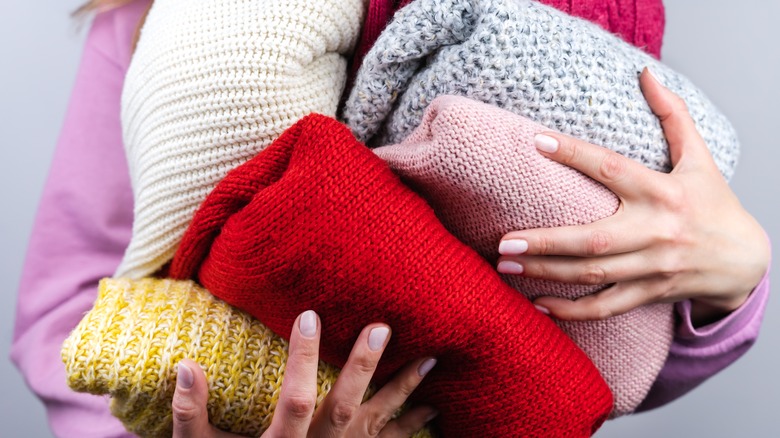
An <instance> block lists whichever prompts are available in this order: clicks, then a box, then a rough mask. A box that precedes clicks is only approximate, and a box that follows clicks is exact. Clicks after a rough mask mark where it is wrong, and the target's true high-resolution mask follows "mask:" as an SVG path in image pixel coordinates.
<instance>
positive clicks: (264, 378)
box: [62, 279, 431, 437]
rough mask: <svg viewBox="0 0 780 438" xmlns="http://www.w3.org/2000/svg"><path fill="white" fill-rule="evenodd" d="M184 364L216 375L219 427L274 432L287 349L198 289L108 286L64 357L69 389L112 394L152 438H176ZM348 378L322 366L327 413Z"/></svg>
mask: <svg viewBox="0 0 780 438" xmlns="http://www.w3.org/2000/svg"><path fill="white" fill-rule="evenodd" d="M183 358H190V359H192V360H194V361H196V362H197V363H199V364H200V365H201V367H202V368H203V370H204V371H205V372H206V378H207V380H208V383H209V400H208V412H209V419H210V421H211V423H212V424H214V425H215V426H217V427H219V428H220V429H224V430H229V431H231V432H235V433H238V434H242V435H252V436H257V435H259V434H261V433H262V432H263V431H264V430H265V429H266V428H267V427H268V426H269V425H270V423H271V418H272V415H273V410H274V407H275V406H276V402H277V400H278V398H279V391H280V389H281V383H282V378H283V377H284V368H285V363H286V360H287V342H286V341H285V340H283V339H282V338H280V337H279V336H277V335H275V334H274V333H273V332H271V330H269V329H268V328H267V327H265V326H264V325H263V324H261V323H260V322H259V321H257V320H255V319H254V318H252V317H251V316H249V315H248V314H246V313H244V312H241V311H239V310H237V309H234V308H232V307H231V306H230V305H228V304H226V303H224V302H222V301H220V300H219V299H217V298H215V297H214V296H212V295H211V294H210V293H209V292H208V291H207V290H205V289H203V288H201V287H199V286H198V285H197V284H195V283H193V282H191V281H174V280H160V279H142V280H127V279H104V280H102V281H101V282H100V288H99V291H98V298H97V301H96V302H95V306H94V308H93V309H92V310H91V311H90V312H89V313H87V315H86V316H85V317H84V318H83V319H82V321H81V322H80V323H79V325H78V326H77V327H76V329H75V330H73V332H72V333H71V334H70V336H69V337H68V339H66V340H65V343H64V344H63V348H62V360H63V362H64V363H65V367H66V372H67V378H68V385H69V386H70V387H71V388H72V389H74V390H76V391H79V392H89V393H92V394H109V395H111V397H112V400H111V411H112V413H113V414H114V415H115V416H116V417H118V418H119V419H120V420H121V421H122V422H123V423H124V425H125V427H127V429H128V430H129V431H131V432H133V433H136V434H138V435H140V436H144V437H146V436H150V437H151V436H170V435H171V430H172V417H171V400H172V399H173V391H174V388H175V385H176V368H175V366H176V364H177V363H178V362H179V361H180V360H181V359H183ZM338 373H339V370H338V369H337V368H335V367H333V366H330V365H327V364H325V363H323V362H320V365H319V371H318V375H317V384H318V397H317V403H318V404H319V402H320V401H322V399H323V398H324V397H325V395H327V393H328V391H329V390H330V388H331V386H332V384H333V382H335V380H336V378H337V377H338ZM370 392H371V390H370V389H369V392H367V394H366V397H368V396H369V395H370ZM416 436H418V437H426V436H431V435H430V432H428V431H427V430H423V431H422V432H420V433H418V434H417V435H416Z"/></svg>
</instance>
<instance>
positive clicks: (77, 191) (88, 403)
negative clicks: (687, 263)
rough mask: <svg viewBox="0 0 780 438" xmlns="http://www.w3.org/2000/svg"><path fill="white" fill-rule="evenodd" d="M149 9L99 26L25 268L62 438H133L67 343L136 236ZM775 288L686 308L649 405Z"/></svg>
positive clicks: (32, 340) (27, 328)
mask: <svg viewBox="0 0 780 438" xmlns="http://www.w3.org/2000/svg"><path fill="white" fill-rule="evenodd" d="M147 5H148V0H137V1H135V2H134V3H131V4H130V5H128V6H125V7H122V8H119V9H117V10H114V11H110V12H106V13H103V14H101V15H99V16H98V17H97V18H96V19H95V22H94V24H93V25H92V29H91V31H90V33H89V36H88V38H87V42H86V45H85V48H84V54H83V57H82V62H81V66H80V69H79V73H78V77H77V79H76V83H75V86H74V90H73V94H72V97H71V102H70V105H69V107H68V112H67V115H66V117H65V122H64V126H63V129H62V133H61V135H60V139H59V142H58V144H57V150H56V152H55V155H54V159H53V162H52V165H51V169H50V171H49V177H48V180H47V182H46V185H45V188H44V191H43V194H42V197H41V202H40V206H39V210H38V214H37V217H36V220H35V224H34V227H33V231H32V236H31V239H30V244H29V248H28V253H27V259H26V262H25V266H24V270H23V273H22V279H21V284H20V289H19V297H18V302H17V310H16V323H15V328H14V336H13V345H12V349H11V359H12V360H13V362H14V363H15V364H16V366H17V368H18V369H19V370H20V371H21V373H22V374H23V376H24V378H25V380H26V382H27V384H28V385H29V387H30V388H31V390H32V391H33V392H35V393H36V394H37V395H38V397H40V398H41V400H42V401H43V402H44V404H45V405H46V409H47V414H48V417H49V422H50V426H51V428H52V430H53V431H54V433H55V434H56V435H57V436H62V437H74V436H78V437H121V436H131V435H130V434H128V433H127V432H125V431H124V428H123V427H122V425H121V424H120V423H119V421H118V420H116V419H114V418H113V417H112V416H111V415H110V413H109V411H108V402H107V399H105V398H103V397H97V396H91V395H88V394H79V393H75V392H73V391H71V390H70V389H68V387H67V386H66V384H65V368H64V366H63V364H62V362H61V360H60V347H61V344H62V341H63V340H64V339H65V337H66V336H67V335H68V333H69V332H70V331H71V330H72V329H73V328H74V327H75V326H76V324H77V322H78V321H79V320H80V319H81V317H82V316H83V314H84V313H85V312H86V311H87V310H89V309H90V308H91V307H92V303H93V301H94V299H95V297H96V294H97V282H98V280H99V279H100V278H102V277H107V276H111V275H112V273H113V272H114V270H115V269H116V267H117V266H118V265H119V261H120V259H121V258H122V254H123V252H124V249H125V246H126V245H127V244H128V242H129V241H130V232H131V228H132V212H133V197H132V193H131V189H130V180H129V175H128V171H127V163H126V160H125V156H124V149H123V147H122V138H121V127H120V123H119V100H120V94H121V89H122V81H123V78H124V74H125V72H126V70H127V67H128V64H129V60H130V41H131V39H132V35H133V32H134V29H135V26H136V24H137V22H138V20H139V19H140V16H141V14H142V13H143V11H144V8H145V7H146V6H147ZM768 294H769V276H768V275H766V276H765V277H764V279H763V280H762V281H761V283H760V284H759V285H758V286H757V287H756V288H755V290H754V291H753V294H752V295H751V297H750V298H749V299H748V301H747V302H746V303H745V304H744V305H743V306H742V307H741V308H740V309H738V310H737V311H735V312H733V313H732V314H731V315H729V316H728V317H727V318H725V319H723V320H721V321H719V322H717V323H715V324H712V325H709V326H706V327H700V328H698V329H693V328H692V327H691V325H690V323H689V321H690V316H689V315H690V307H689V304H688V303H687V302H682V303H679V304H678V305H677V311H678V313H679V314H680V315H681V319H682V321H684V323H683V324H681V325H680V326H678V327H677V331H676V338H675V340H674V343H673V344H672V350H671V354H670V356H669V358H668V359H667V361H666V364H665V365H664V368H663V370H662V371H661V374H660V375H659V377H658V379H657V380H656V382H655V385H654V386H653V388H652V389H651V392H650V394H649V395H648V398H647V399H646V401H645V403H644V405H643V408H652V407H656V406H660V405H662V404H665V403H668V402H670V401H672V400H674V399H675V398H677V397H679V396H680V395H682V394H684V393H685V392H687V391H688V390H690V389H691V388H694V387H695V386H697V385H698V384H700V383H701V382H703V381H704V380H706V379H707V378H709V377H710V376H712V375H713V374H715V373H716V372H718V371H719V370H721V369H722V368H725V367H726V366H728V365H729V364H731V363H732V362H734V361H735V360H737V359H738V358H739V357H740V356H742V355H743V354H744V353H745V351H747V349H748V348H749V347H750V346H751V345H752V344H753V342H755V339H756V337H757V336H758V331H759V325H760V323H761V318H762V316H763V313H764V309H765V306H766V301H767V297H768ZM685 321H688V322H687V323H685ZM325 336H327V333H326V334H325Z"/></svg>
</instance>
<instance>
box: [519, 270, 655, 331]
mask: <svg viewBox="0 0 780 438" xmlns="http://www.w3.org/2000/svg"><path fill="white" fill-rule="evenodd" d="M653 283H654V281H653V280H637V281H631V282H624V283H618V284H615V285H613V286H612V287H610V288H608V289H604V290H603V291H601V292H598V293H595V294H592V295H587V296H584V297H582V298H578V299H576V300H573V301H572V300H567V299H565V298H556V297H540V298H537V299H536V300H534V305H536V306H541V307H542V308H544V309H547V310H548V311H549V313H550V314H551V315H552V316H554V317H556V318H558V319H562V320H567V321H594V320H602V319H607V318H611V317H613V316H617V315H622V314H624V313H626V312H628V311H631V310H633V309H635V308H637V307H640V306H643V305H645V304H649V303H650V302H653V299H652V294H651V293H650V291H652V290H653V289H652V287H653Z"/></svg>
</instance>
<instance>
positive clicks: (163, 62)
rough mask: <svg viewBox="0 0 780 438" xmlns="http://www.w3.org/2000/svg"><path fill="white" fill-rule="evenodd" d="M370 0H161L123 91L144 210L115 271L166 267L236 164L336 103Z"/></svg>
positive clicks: (138, 200) (139, 208) (139, 207)
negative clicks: (207, 200) (201, 208)
mask: <svg viewBox="0 0 780 438" xmlns="http://www.w3.org/2000/svg"><path fill="white" fill-rule="evenodd" d="M363 3H364V2H363V0H323V1H316V2H311V1H304V0H264V1H256V0H202V1H197V2H192V1H189V0H155V2H154V4H153V6H152V8H151V10H150V12H149V15H148V17H147V19H146V22H145V24H144V26H143V28H142V31H141V36H140V39H139V41H138V46H137V48H136V51H135V53H134V54H133V58H132V61H131V63H130V68H129V70H128V72H127V76H126V79H125V85H124V90H123V93H122V127H123V134H124V143H125V148H126V151H127V161H128V164H129V167H130V178H131V183H132V187H133V194H134V198H135V211H134V220H133V237H132V240H131V241H130V245H129V246H128V248H127V250H126V252H125V256H124V258H123V260H122V263H121V265H120V266H119V268H118V269H117V271H116V274H117V275H118V276H126V277H132V278H140V277H144V276H147V275H149V274H151V273H153V272H155V271H157V270H158V269H160V267H162V266H163V265H164V264H165V263H167V262H169V261H170V259H171V258H172V257H173V253H174V252H175V251H176V247H177V246H178V244H179V241H180V240H181V236H182V235H183V234H184V230H185V229H186V228H187V224H188V223H189V221H190V220H191V219H192V215H193V213H194V212H195V209H196V208H197V206H198V204H200V203H201V202H202V201H203V199H204V198H205V197H206V195H207V194H208V193H209V191H211V189H212V188H214V186H215V185H216V183H217V182H218V181H219V180H221V179H222V178H223V177H224V176H225V174H227V172H228V171H229V170H231V169H233V168H235V167H237V166H238V165H239V164H241V163H243V162H245V161H247V160H249V159H250V158H252V157H253V156H255V155H256V154H257V153H258V152H259V151H261V150H262V149H263V148H265V147H266V146H268V145H269V144H270V143H271V142H272V141H273V140H274V139H276V138H277V137H278V136H279V135H280V134H281V133H282V132H283V131H284V130H285V129H287V128H288V127H290V126H291V125H292V124H293V123H295V122H296V121H298V120H299V119H300V118H301V117H303V116H305V115H307V114H309V113H311V112H319V113H323V114H331V115H333V114H335V112H336V108H337V106H338V102H339V99H340V96H341V94H342V90H343V87H344V82H345V79H346V64H347V60H346V56H347V55H349V54H351V53H352V49H353V46H354V44H355V41H356V40H357V37H358V33H359V31H360V26H361V23H362V20H363V13H364V4H363Z"/></svg>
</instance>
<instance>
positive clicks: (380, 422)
mask: <svg viewBox="0 0 780 438" xmlns="http://www.w3.org/2000/svg"><path fill="white" fill-rule="evenodd" d="M388 421H390V416H389V415H386V414H381V413H378V412H375V413H373V414H370V415H369V417H368V424H367V428H368V436H370V437H375V436H378V435H379V434H380V433H381V432H382V429H384V428H385V426H386V425H387V422H388Z"/></svg>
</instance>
